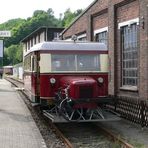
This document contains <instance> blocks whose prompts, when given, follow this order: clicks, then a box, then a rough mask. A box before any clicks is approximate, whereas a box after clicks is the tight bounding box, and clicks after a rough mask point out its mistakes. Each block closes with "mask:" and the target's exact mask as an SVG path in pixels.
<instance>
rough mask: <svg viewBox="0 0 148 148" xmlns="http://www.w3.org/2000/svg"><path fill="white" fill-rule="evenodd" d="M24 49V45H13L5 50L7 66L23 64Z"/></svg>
mask: <svg viewBox="0 0 148 148" xmlns="http://www.w3.org/2000/svg"><path fill="white" fill-rule="evenodd" d="M22 58H23V48H22V45H20V44H19V45H11V46H9V47H8V48H5V49H4V61H6V63H5V64H7V65H14V64H17V63H20V62H22ZM5 64H4V65H5Z"/></svg>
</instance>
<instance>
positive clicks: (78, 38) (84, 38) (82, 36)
mask: <svg viewBox="0 0 148 148" xmlns="http://www.w3.org/2000/svg"><path fill="white" fill-rule="evenodd" d="M77 40H78V41H86V40H87V38H86V33H84V34H81V35H79V36H77Z"/></svg>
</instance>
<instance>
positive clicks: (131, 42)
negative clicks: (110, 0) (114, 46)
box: [121, 23, 138, 86]
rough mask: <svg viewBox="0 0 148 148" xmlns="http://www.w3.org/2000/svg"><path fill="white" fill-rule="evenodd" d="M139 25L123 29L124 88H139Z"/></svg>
mask: <svg viewBox="0 0 148 148" xmlns="http://www.w3.org/2000/svg"><path fill="white" fill-rule="evenodd" d="M137 42H138V39H137V24H136V23H134V24H131V25H126V26H123V27H121V45H122V46H121V47H122V86H137V78H138V70H137V67H138V46H137Z"/></svg>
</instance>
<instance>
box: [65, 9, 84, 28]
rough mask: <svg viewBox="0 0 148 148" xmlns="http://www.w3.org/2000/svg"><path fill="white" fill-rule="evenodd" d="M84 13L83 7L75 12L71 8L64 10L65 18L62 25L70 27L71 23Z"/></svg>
mask: <svg viewBox="0 0 148 148" xmlns="http://www.w3.org/2000/svg"><path fill="white" fill-rule="evenodd" d="M81 13H82V9H78V10H77V11H75V12H74V13H73V12H71V10H70V9H69V8H68V9H67V10H66V11H65V12H64V18H63V20H62V25H63V26H64V27H68V26H69V24H70V23H71V22H72V21H74V19H75V18H76V17H77V16H79V15H80V14H81Z"/></svg>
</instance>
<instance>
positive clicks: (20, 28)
mask: <svg viewBox="0 0 148 148" xmlns="http://www.w3.org/2000/svg"><path fill="white" fill-rule="evenodd" d="M81 12H82V10H81V9H80V10H77V11H75V12H72V11H71V10H70V9H67V10H66V11H65V12H64V14H60V18H59V19H57V18H56V17H55V16H54V12H53V10H52V9H51V8H49V9H48V10H47V11H43V10H36V11H34V13H33V16H32V17H28V18H27V19H26V20H25V19H21V18H18V19H12V20H9V21H7V22H5V23H3V24H0V30H10V31H11V35H12V37H10V38H5V40H4V41H5V45H4V46H5V49H4V59H3V65H14V64H17V63H19V62H21V61H22V52H23V49H22V46H21V45H20V41H21V40H22V39H23V38H25V37H26V36H27V35H29V34H30V33H31V32H33V31H34V30H36V29H37V28H39V27H41V26H47V27H67V26H68V25H69V24H70V23H71V22H72V21H73V20H74V19H75V18H76V17H77V16H78V15H79V14H80V13H81Z"/></svg>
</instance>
